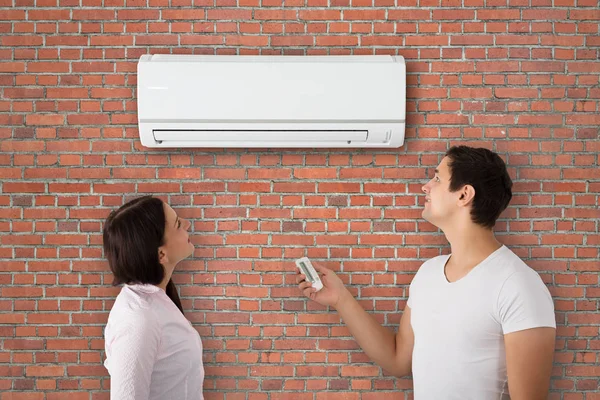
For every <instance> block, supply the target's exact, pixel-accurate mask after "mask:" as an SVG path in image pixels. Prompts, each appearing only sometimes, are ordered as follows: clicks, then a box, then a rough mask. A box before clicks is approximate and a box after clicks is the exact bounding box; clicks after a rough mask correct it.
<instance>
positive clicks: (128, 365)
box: [104, 285, 204, 400]
mask: <svg viewBox="0 0 600 400" xmlns="http://www.w3.org/2000/svg"><path fill="white" fill-rule="evenodd" d="M104 339H105V344H104V345H105V349H106V361H105V362H104V366H105V367H106V369H107V370H108V372H109V374H110V398H111V400H159V399H160V400H165V399H177V400H203V399H204V397H203V395H202V384H203V381H204V367H203V364H202V341H201V340H200V335H199V334H198V332H197V331H196V330H195V329H194V328H193V327H192V324H191V323H190V322H189V321H188V320H187V318H185V317H184V316H183V314H182V313H181V311H179V309H178V308H177V306H176V305H175V304H174V303H173V301H172V300H171V299H170V298H169V297H168V296H167V294H166V293H165V291H164V290H162V289H161V288H159V287H157V286H154V285H125V286H123V288H122V289H121V293H119V295H118V296H117V299H116V301H115V304H114V305H113V308H112V310H111V311H110V315H109V317H108V324H107V326H106V330H105V332H104Z"/></svg>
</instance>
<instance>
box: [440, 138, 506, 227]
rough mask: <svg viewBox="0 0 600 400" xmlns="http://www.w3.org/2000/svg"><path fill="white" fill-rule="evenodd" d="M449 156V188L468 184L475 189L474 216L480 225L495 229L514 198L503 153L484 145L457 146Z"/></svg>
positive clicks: (474, 219) (452, 188)
mask: <svg viewBox="0 0 600 400" xmlns="http://www.w3.org/2000/svg"><path fill="white" fill-rule="evenodd" d="M446 157H448V158H449V162H448V166H449V168H450V191H451V192H456V191H457V190H460V189H461V188H462V187H463V186H465V185H471V186H473V188H474V189H475V198H474V199H473V205H472V208H471V219H472V220H473V222H475V223H476V224H478V225H481V226H483V227H486V228H490V229H491V228H493V227H494V225H495V224H496V220H497V219H498V217H499V216H500V214H501V213H502V211H504V210H505V209H506V207H507V206H508V203H509V202H510V199H511V198H512V190H511V188H512V180H511V179H510V176H509V175H508V171H507V170H506V164H504V161H503V160H502V158H500V156H499V155H498V154H496V153H494V152H493V151H490V150H488V149H484V148H473V147H467V146H454V147H451V148H450V149H449V150H448V151H447V152H446Z"/></svg>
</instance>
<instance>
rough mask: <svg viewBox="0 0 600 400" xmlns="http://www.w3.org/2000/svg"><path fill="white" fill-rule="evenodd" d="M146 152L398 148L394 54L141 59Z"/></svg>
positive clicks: (402, 111)
mask: <svg viewBox="0 0 600 400" xmlns="http://www.w3.org/2000/svg"><path fill="white" fill-rule="evenodd" d="M137 94H138V122H139V133H140V139H141V142H142V145H144V146H146V147H164V148H168V147H262V148H283V147H303V148H312V147H330V148H344V147H361V148H369V147H374V148H375V147H379V148H383V147H400V146H402V144H403V143H404V125H405V115H406V67H405V63H404V58H403V57H400V56H226V55H223V56H220V55H219V56H206V55H143V56H142V57H141V58H140V60H139V63H138V93H137Z"/></svg>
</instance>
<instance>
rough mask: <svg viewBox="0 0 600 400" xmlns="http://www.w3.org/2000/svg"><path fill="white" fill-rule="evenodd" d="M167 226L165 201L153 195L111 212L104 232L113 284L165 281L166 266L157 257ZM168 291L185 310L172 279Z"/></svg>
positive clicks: (152, 283) (106, 253) (157, 282)
mask: <svg viewBox="0 0 600 400" xmlns="http://www.w3.org/2000/svg"><path fill="white" fill-rule="evenodd" d="M165 226H166V221H165V210H164V208H163V202H162V200H161V199H157V198H155V197H152V196H144V197H139V198H137V199H134V200H131V201H130V202H128V203H126V204H124V205H122V206H121V207H120V208H119V209H118V210H115V211H113V212H111V213H110V215H109V216H108V218H107V219H106V221H105V222H104V229H103V232H102V234H103V244H104V255H105V256H106V258H107V259H108V265H109V266H110V269H111V271H112V273H113V275H114V280H113V285H119V284H122V283H126V284H135V283H141V284H151V285H158V284H159V283H161V282H162V280H163V279H164V278H165V269H164V268H163V266H162V264H161V263H160V262H159V260H158V248H159V247H160V246H162V245H163V244H164V243H163V239H164V235H165ZM166 293H167V296H169V298H170V299H171V300H172V301H173V303H175V305H176V306H177V308H179V310H180V311H181V312H182V313H183V307H182V305H181V300H180V299H179V295H178V293H177V288H176V287H175V284H174V283H173V279H170V280H169V283H168V284H167V289H166Z"/></svg>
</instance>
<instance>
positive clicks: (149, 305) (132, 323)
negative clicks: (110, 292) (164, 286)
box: [107, 285, 161, 330]
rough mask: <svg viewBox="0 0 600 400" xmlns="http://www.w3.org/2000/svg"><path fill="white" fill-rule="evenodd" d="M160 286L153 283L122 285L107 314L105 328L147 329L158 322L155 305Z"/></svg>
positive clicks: (157, 301)
mask: <svg viewBox="0 0 600 400" xmlns="http://www.w3.org/2000/svg"><path fill="white" fill-rule="evenodd" d="M160 290H161V289H160V288H158V287H156V286H154V285H124V286H123V287H122V288H121V292H120V293H119V295H118V296H117V298H116V300H115V303H114V304H113V307H112V309H111V310H110V314H109V316H108V324H107V330H109V329H111V328H115V327H116V326H117V325H118V326H119V327H120V328H126V329H148V328H150V327H152V326H157V325H159V324H160V319H159V317H158V314H157V305H158V304H160V302H159V296H160Z"/></svg>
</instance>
